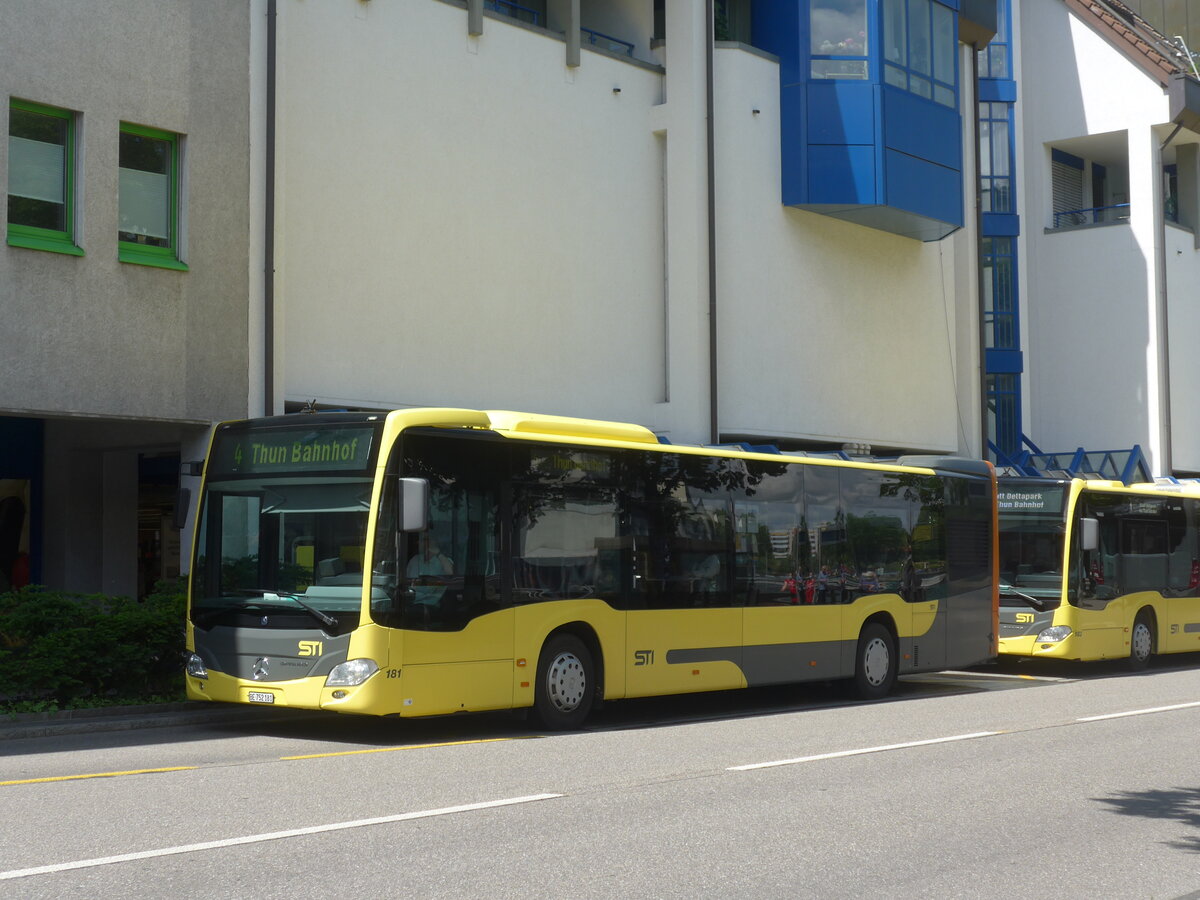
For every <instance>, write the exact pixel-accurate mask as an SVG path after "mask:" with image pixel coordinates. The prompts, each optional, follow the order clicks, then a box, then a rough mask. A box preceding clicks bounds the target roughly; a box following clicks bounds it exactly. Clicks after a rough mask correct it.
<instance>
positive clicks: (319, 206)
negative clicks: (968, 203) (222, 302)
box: [276, 0, 978, 451]
mask: <svg viewBox="0 0 1200 900" xmlns="http://www.w3.org/2000/svg"><path fill="white" fill-rule="evenodd" d="M651 9H652V4H650V3H645V4H642V5H641V6H635V5H630V4H618V5H614V6H613V7H612V9H611V10H610V12H611V14H612V15H613V16H615V17H616V18H614V19H613V23H614V24H612V25H611V26H609V25H606V26H605V27H604V28H602V29H601V30H606V31H607V30H608V29H609V28H612V29H613V31H611V32H610V33H612V34H614V36H617V37H629V38H630V39H631V40H635V43H638V46H639V47H641V46H642V44H643V43H645V42H644V41H643V38H644V37H645V35H647V34H648V33H649V29H650V22H649V11H650V10H651ZM279 10H280V14H279V35H280V38H279V59H280V63H279V87H278V96H279V117H278V122H279V135H278V144H277V145H278V147H279V157H278V180H277V184H278V189H279V190H278V200H277V203H278V208H277V212H278V230H277V234H276V271H277V276H276V299H277V303H278V305H279V306H278V311H277V326H278V328H279V334H280V339H279V342H278V347H279V366H280V369H279V371H280V373H281V377H279V379H278V382H279V387H278V394H279V396H278V401H279V402H278V403H277V406H281V405H282V401H284V400H287V401H292V402H297V401H305V400H309V399H313V398H316V399H317V400H319V401H321V402H323V403H328V404H337V405H354V406H378V407H390V406H397V405H400V406H402V405H446V406H466V407H476V408H517V409H529V410H534V411H539V412H546V413H555V414H565V415H576V416H587V417H596V418H608V419H617V420H625V421H636V422H640V423H642V424H645V425H648V426H650V427H651V428H654V429H655V430H658V431H661V432H665V433H667V434H669V435H670V436H671V437H672V439H674V440H679V441H706V440H708V439H709V437H710V420H709V388H710V383H709V320H708V300H709V298H708V257H707V240H708V238H707V195H706V190H707V189H706V151H705V138H706V135H705V118H706V112H705V53H704V36H705V20H704V5H703V4H700V3H695V2H692V0H668V2H667V4H666V40H665V47H664V48H662V50H661V53H662V54H663V56H664V57H666V56H669V62H668V65H667V68H666V72H665V75H664V74H663V72H662V71H661V70H659V69H657V68H656V67H654V66H650V65H648V64H645V63H639V62H637V61H633V62H630V61H622V60H619V59H614V58H612V57H610V56H606V55H601V54H596V53H590V52H588V50H587V49H586V48H585V49H584V52H583V56H582V64H581V65H580V66H579V67H578V68H568V67H567V66H566V65H565V62H564V59H565V55H564V44H563V42H562V41H561V40H560V39H557V38H555V37H553V36H550V35H546V34H541V33H538V32H537V31H536V30H531V29H529V28H523V27H519V26H514V25H512V24H510V23H508V22H505V21H503V20H501V19H499V18H496V17H493V16H491V15H488V16H486V17H485V19H484V32H483V35H482V36H480V37H477V38H473V37H469V36H468V35H467V33H466V12H465V10H464V9H463V8H462V7H460V6H457V5H455V4H452V3H440V2H433V0H393V2H388V3H370V4H366V3H350V2H326V3H321V4H314V3H300V2H297V0H281V2H280V4H279ZM589 10H591V12H592V13H595V14H598V11H597V8H596V7H595V6H594V5H587V4H585V7H584V13H585V16H584V18H585V19H586V18H587V14H588V11H589ZM550 11H551V12H553V13H554V14H555V15H559V14H561V10H559V9H558V6H557V5H555V4H551V10H550ZM635 13H637V14H638V15H641V16H642V18H643V19H645V21H641V19H638V15H635ZM630 16H632V18H630ZM622 17H625V18H628V19H629V21H631V22H634V21H636V22H640V24H639V25H638V26H637V27H640V28H642V29H644V30H643V31H642V33H641V35H640V36H639V35H634V34H623V33H621V31H620V30H618V29H619V28H620V27H621V25H620V23H621V22H622V21H624V19H623V18H622ZM596 21H597V22H599V20H598V19H597V20H596ZM584 24H585V25H586V24H587V22H586V21H585V23H584ZM630 27H633V26H630ZM641 53H642V51H641V50H639V55H641ZM314 60H320V61H321V62H320V65H316V64H314ZM778 83H779V74H778V65H777V63H775V62H774V61H773V60H771V59H768V58H765V57H764V56H762V55H759V54H755V53H751V52H748V51H745V50H740V49H733V48H722V49H718V50H717V51H716V101H715V102H716V112H715V116H714V125H715V140H716V150H715V158H716V186H717V187H716V189H717V192H718V194H717V198H716V228H717V248H718V249H717V262H716V271H717V279H718V282H717V315H718V322H717V326H718V343H717V360H718V363H717V365H718V370H719V373H720V374H719V383H718V396H719V426H720V430H721V432H722V433H724V434H739V435H763V436H770V437H783V438H794V439H809V440H818V441H826V442H837V443H841V442H845V441H859V442H867V443H870V444H872V445H873V446H875V447H876V448H880V449H884V448H907V449H921V450H930V451H955V450H959V449H961V448H963V447H964V446H968V445H970V442H971V440H972V438H971V437H968V435H974V434H977V433H978V422H977V420H976V421H975V422H974V423H973V424H972V423H969V422H966V421H965V419H964V415H963V414H962V413H961V411H960V409H959V405H958V404H959V403H960V402H961V403H962V407H963V411H967V416H969V409H970V406H971V403H970V401H969V400H967V401H965V402H964V401H962V399H961V398H959V397H957V396H956V392H955V380H956V377H957V376H959V375H960V374H961V372H962V371H963V369H964V367H965V369H966V370H967V371H968V372H971V371H976V370H977V367H978V352H977V350H976V343H977V338H976V337H975V335H974V334H971V335H970V339H969V340H967V341H965V343H966V347H965V349H964V348H961V347H959V346H958V344H960V343H963V337H964V335H963V330H962V328H961V327H960V322H959V317H960V315H961V313H960V311H959V310H960V308H961V309H966V310H967V314H968V315H971V314H972V313H971V311H972V310H973V309H974V303H975V295H974V293H973V290H974V289H973V287H972V286H971V278H968V277H966V276H965V275H964V274H963V273H960V272H958V271H957V269H956V255H957V252H958V251H961V250H962V247H963V242H962V241H957V240H955V239H951V240H949V241H944V242H942V243H938V244H922V243H919V242H916V241H913V240H910V239H905V238H901V237H896V236H894V235H890V234H886V233H883V232H879V231H875V230H872V229H868V228H863V227H860V226H855V225H851V224H848V223H845V222H842V221H839V220H835V219H831V218H826V217H822V216H818V215H815V214H811V213H805V212H800V211H796V210H789V209H786V208H784V207H783V206H782V205H781V203H780V172H779V165H780V162H779V152H780V151H779V142H780V137H779V100H778V97H779V86H778ZM617 89H619V91H618V90H617ZM754 109H758V110H759V113H758V114H754V113H753V110H754ZM956 248H957V250H956ZM965 271H967V274H972V273H973V271H974V270H973V269H970V270H965ZM964 285H966V287H965V289H966V290H967V291H968V293H967V294H966V295H965V296H964V294H963V291H964ZM960 350H962V351H963V352H965V355H961V356H960V352H959V351H960ZM977 443H978V442H977V441H976V444H977ZM976 449H977V447H976Z"/></svg>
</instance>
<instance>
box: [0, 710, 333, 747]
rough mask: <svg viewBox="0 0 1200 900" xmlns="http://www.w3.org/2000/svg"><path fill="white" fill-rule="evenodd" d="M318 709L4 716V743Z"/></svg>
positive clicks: (279, 717)
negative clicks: (24, 739) (23, 739)
mask: <svg viewBox="0 0 1200 900" xmlns="http://www.w3.org/2000/svg"><path fill="white" fill-rule="evenodd" d="M319 715H320V712H319V711H314V710H285V709H262V708H259V707H255V708H253V709H251V708H249V707H242V706H234V705H232V704H219V705H218V704H206V703H182V702H181V703H159V704H152V705H147V706H108V707H102V708H99V709H66V710H60V711H58V712H44V713H19V714H17V715H15V716H0V742H2V741H7V740H18V739H21V738H40V737H57V736H63V735H74V734H95V733H98V732H113V731H134V730H140V729H143V728H171V727H179V726H183V725H228V724H236V723H238V722H264V721H266V722H279V721H283V720H287V719H297V718H308V717H311V716H319Z"/></svg>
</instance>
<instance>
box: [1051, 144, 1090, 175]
mask: <svg viewBox="0 0 1200 900" xmlns="http://www.w3.org/2000/svg"><path fill="white" fill-rule="evenodd" d="M1050 159H1051V161H1052V162H1057V163H1062V164H1063V165H1066V166H1070V167H1071V168H1073V169H1079V170H1081V171H1082V169H1083V160H1082V159H1080V158H1079V157H1078V156H1075V155H1074V154H1071V153H1067V152H1066V151H1065V150H1057V149H1053V148H1051V150H1050Z"/></svg>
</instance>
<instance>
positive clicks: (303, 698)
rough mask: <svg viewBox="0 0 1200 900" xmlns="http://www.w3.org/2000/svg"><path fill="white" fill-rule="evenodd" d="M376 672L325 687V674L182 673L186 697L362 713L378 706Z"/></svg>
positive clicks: (378, 681) (379, 687)
mask: <svg viewBox="0 0 1200 900" xmlns="http://www.w3.org/2000/svg"><path fill="white" fill-rule="evenodd" d="M379 676H380V673H378V672H376V673H375V675H373V676H372V677H370V678H368V679H367V680H366V681H364V682H363V683H362V684H360V685H355V686H354V687H336V688H331V687H326V686H325V676H323V675H321V676H317V677H314V678H297V679H295V680H294V681H247V680H245V679H243V678H234V677H233V676H231V675H225V674H224V673H222V672H214V671H213V670H211V669H210V670H209V673H208V678H195V677H193V676H191V675H188V676H185V680H186V682H187V696H188V699H189V700H212V701H217V702H219V703H240V704H243V705H245V706H279V707H287V708H289V709H327V710H331V711H334V712H348V713H364V712H368V711H370V712H375V711H377V710H378V709H379V706H380V701H381V699H382V698H381V697H380V696H379V694H380V693H381V679H380V677H379Z"/></svg>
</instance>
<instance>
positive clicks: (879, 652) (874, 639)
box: [854, 622, 897, 700]
mask: <svg viewBox="0 0 1200 900" xmlns="http://www.w3.org/2000/svg"><path fill="white" fill-rule="evenodd" d="M896 662H897V661H896V645H895V643H894V642H893V641H892V634H891V632H890V631H888V630H887V629H886V628H884V627H883V626H882V625H880V624H879V623H878V622H870V623H868V624H867V626H866V627H865V628H863V630H862V634H860V635H859V636H858V653H857V656H856V657H855V664H854V689H855V693H856V694H858V697H859V699H861V700H879V699H881V698H883V697H886V696H887V695H888V694H889V693H890V692H891V690H892V686H893V685H894V684H895V683H896Z"/></svg>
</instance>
